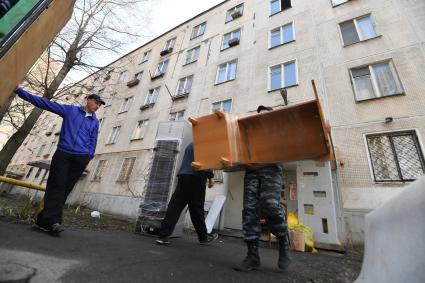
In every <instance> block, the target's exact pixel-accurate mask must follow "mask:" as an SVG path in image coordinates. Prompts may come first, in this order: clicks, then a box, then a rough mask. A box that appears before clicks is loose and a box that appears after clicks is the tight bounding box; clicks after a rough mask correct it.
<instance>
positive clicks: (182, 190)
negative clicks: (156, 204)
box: [158, 175, 207, 241]
mask: <svg viewBox="0 0 425 283" xmlns="http://www.w3.org/2000/svg"><path fill="white" fill-rule="evenodd" d="M205 185H206V184H205V179H203V178H200V177H197V176H194V175H180V176H179V177H178V182H177V188H176V190H175V191H174V193H173V195H172V197H171V200H170V203H169V204H168V208H167V212H166V213H165V218H164V220H162V223H161V229H160V230H159V233H158V236H159V237H168V236H170V235H171V234H172V233H173V230H174V227H175V226H176V224H177V221H178V220H179V217H180V214H181V212H182V211H183V209H184V208H185V207H186V205H188V206H189V213H190V218H191V219H192V224H193V226H194V227H195V230H196V233H197V234H198V239H199V240H200V241H201V240H204V239H206V238H207V228H206V226H205V217H204V203H205V189H206V188H205Z"/></svg>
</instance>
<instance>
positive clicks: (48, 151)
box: [46, 141, 57, 155]
mask: <svg viewBox="0 0 425 283" xmlns="http://www.w3.org/2000/svg"><path fill="white" fill-rule="evenodd" d="M56 143H57V142H56V141H53V142H52V143H51V144H50V147H49V149H48V150H47V152H46V155H50V154H51V153H52V151H53V149H54V148H55V147H56Z"/></svg>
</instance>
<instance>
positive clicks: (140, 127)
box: [131, 119, 149, 140]
mask: <svg viewBox="0 0 425 283" xmlns="http://www.w3.org/2000/svg"><path fill="white" fill-rule="evenodd" d="M148 124H149V120H147V119H146V120H141V121H138V122H137V125H136V128H135V129H134V132H133V135H132V136H131V139H132V140H139V139H142V138H143V137H144V136H145V132H146V128H147V126H148Z"/></svg>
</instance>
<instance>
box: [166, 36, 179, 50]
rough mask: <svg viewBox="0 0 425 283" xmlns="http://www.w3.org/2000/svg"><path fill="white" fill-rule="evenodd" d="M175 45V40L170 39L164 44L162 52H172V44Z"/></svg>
mask: <svg viewBox="0 0 425 283" xmlns="http://www.w3.org/2000/svg"><path fill="white" fill-rule="evenodd" d="M175 43H176V38H175V37H174V38H172V39H169V40H167V42H166V43H165V46H164V49H163V51H165V50H172V49H173V48H174V44H175Z"/></svg>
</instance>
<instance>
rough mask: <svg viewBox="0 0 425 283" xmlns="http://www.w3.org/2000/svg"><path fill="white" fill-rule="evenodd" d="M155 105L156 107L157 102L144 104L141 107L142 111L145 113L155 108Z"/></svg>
mask: <svg viewBox="0 0 425 283" xmlns="http://www.w3.org/2000/svg"><path fill="white" fill-rule="evenodd" d="M154 105H155V102H154V103H148V104H143V105H142V106H140V110H141V111H143V110H146V109H149V108H152V107H154Z"/></svg>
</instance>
